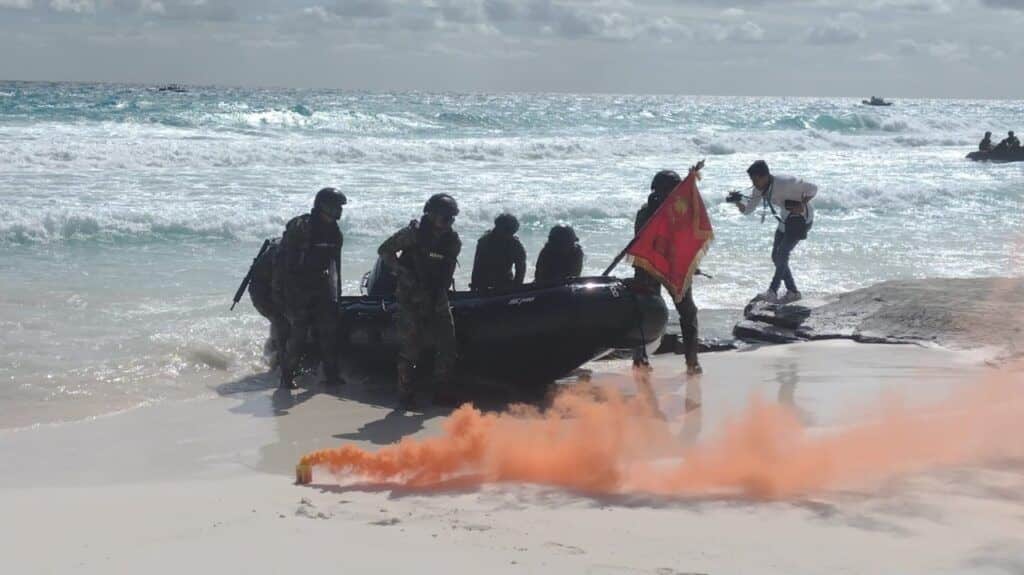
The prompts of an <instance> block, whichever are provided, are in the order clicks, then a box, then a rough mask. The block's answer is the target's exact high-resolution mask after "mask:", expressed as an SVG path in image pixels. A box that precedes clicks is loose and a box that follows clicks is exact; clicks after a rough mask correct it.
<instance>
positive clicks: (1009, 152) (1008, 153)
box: [967, 148, 1024, 163]
mask: <svg viewBox="0 0 1024 575" xmlns="http://www.w3.org/2000/svg"><path fill="white" fill-rule="evenodd" d="M967 159H968V160H974V161H975V162H995V163H1003V162H1024V148H1001V149H998V150H992V151H990V152H982V151H977V152H971V153H970V154H967Z"/></svg>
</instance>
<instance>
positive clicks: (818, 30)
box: [805, 13, 867, 45]
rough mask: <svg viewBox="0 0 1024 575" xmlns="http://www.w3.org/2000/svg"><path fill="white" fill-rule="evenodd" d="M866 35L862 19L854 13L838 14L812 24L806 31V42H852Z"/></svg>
mask: <svg viewBox="0 0 1024 575" xmlns="http://www.w3.org/2000/svg"><path fill="white" fill-rule="evenodd" d="M866 36H867V33H866V32H865V31H864V25H863V21H862V19H861V17H860V16H858V15H856V14H849V13H847V14H840V15H839V16H838V17H837V18H834V19H832V20H829V21H827V22H824V23H822V24H818V25H815V26H812V27H811V28H810V30H808V31H807V36H806V37H805V41H806V42H807V43H808V44H818V45H825V44H853V43H855V42H859V41H861V40H863V39H864V38H865V37H866Z"/></svg>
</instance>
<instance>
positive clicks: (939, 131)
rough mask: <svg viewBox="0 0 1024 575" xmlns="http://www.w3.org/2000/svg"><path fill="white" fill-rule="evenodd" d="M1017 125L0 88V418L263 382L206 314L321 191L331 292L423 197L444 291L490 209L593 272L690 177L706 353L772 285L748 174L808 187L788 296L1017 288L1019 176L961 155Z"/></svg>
mask: <svg viewBox="0 0 1024 575" xmlns="http://www.w3.org/2000/svg"><path fill="white" fill-rule="evenodd" d="M1021 118H1024V101H981V100H979V101H968V100H958V101H948V100H907V101H898V102H897V105H895V106H893V107H891V108H884V109H881V108H868V107H865V106H861V105H860V103H859V99H858V100H854V99H803V98H727V97H689V96H678V97H676V96H617V95H562V94H534V95H526V94H426V93H406V94H364V93H347V92H334V91H298V90H250V89H231V88H190V89H189V91H188V92H186V93H173V92H160V91H157V90H156V89H155V88H153V87H148V86H120V85H86V84H36V83H32V84H25V83H0V200H2V201H0V294H2V295H0V326H2V327H3V329H2V331H0V382H3V385H2V386H0V409H2V410H4V411H5V412H7V413H4V414H0V421H3V420H6V421H11V420H12V417H5V416H13V417H14V419H17V421H18V422H19V423H25V422H29V423H31V422H34V421H41V420H45V419H48V418H49V417H50V416H48V415H44V414H49V413H51V412H53V413H66V412H68V411H69V410H70V411H74V409H75V406H84V407H82V408H81V410H80V411H81V412H82V413H92V412H98V411H103V410H107V409H110V408H111V406H117V407H121V406H130V405H134V404H136V403H137V402H139V401H142V400H159V399H161V398H175V397H193V396H195V395H197V394H201V393H205V392H207V391H208V390H207V386H208V384H209V383H210V382H212V381H215V380H217V381H220V380H223V379H224V375H225V374H224V372H223V371H222V370H224V369H226V370H227V371H228V372H229V375H231V376H235V375H244V374H245V373H250V372H253V371H258V370H260V369H262V364H261V357H260V349H261V342H262V339H263V337H264V335H265V326H264V323H263V322H262V320H261V319H260V318H259V317H258V316H256V315H255V313H254V312H253V311H252V309H251V307H250V306H249V305H248V304H247V302H245V303H244V305H243V306H240V307H239V308H238V309H237V310H236V311H235V312H234V313H228V312H227V305H228V304H229V300H230V297H231V294H232V293H233V290H234V288H235V286H236V285H237V282H238V281H239V279H240V278H241V276H242V275H243V274H244V272H245V269H246V267H247V266H248V264H249V261H250V260H251V258H252V256H253V255H254V252H255V251H256V249H257V247H258V245H259V243H260V241H261V240H262V238H264V237H268V236H272V235H276V234H278V233H280V229H281V228H282V227H283V224H284V222H286V221H287V220H288V219H289V218H290V217H292V216H294V215H296V214H298V213H300V212H302V211H305V210H308V207H309V204H310V202H311V200H312V196H313V194H314V193H315V192H316V190H317V189H319V188H320V187H322V186H325V185H334V186H337V187H339V188H341V189H343V190H344V191H345V193H346V194H347V195H348V197H349V200H350V203H349V206H348V209H347V210H346V212H345V216H344V218H343V220H342V228H343V230H344V231H345V234H346V251H345V262H344V267H345V288H346V291H347V292H349V293H355V292H356V291H358V281H359V278H360V276H361V275H362V272H363V271H365V270H366V269H368V268H369V266H370V265H371V263H372V256H373V254H374V252H375V249H376V246H377V244H378V243H379V242H380V241H381V240H382V239H383V238H384V237H385V236H386V235H387V234H388V233H390V232H391V231H393V230H394V229H397V228H398V227H399V226H401V225H403V224H404V223H406V222H408V220H410V219H411V218H413V217H416V215H417V214H418V212H419V211H420V209H421V207H422V203H423V201H424V200H425V199H426V198H427V197H428V196H429V195H431V194H433V193H436V192H439V191H445V192H449V193H452V194H453V195H455V196H456V197H457V198H458V199H459V201H460V204H461V207H462V215H461V216H460V218H459V220H458V222H457V229H459V230H460V232H461V233H462V234H463V239H464V243H465V245H466V251H467V253H466V254H465V256H464V257H463V263H464V265H463V267H462V268H460V270H459V272H458V278H457V279H458V282H459V284H460V285H466V283H467V279H468V276H469V273H470V270H469V267H468V264H469V262H470V261H471V257H472V250H473V247H474V242H475V238H476V237H478V236H479V235H480V234H481V233H482V232H483V231H484V230H485V229H487V227H488V226H489V224H490V221H491V220H492V219H493V217H494V216H495V215H496V214H497V213H498V212H500V211H501V210H503V209H507V210H511V211H513V212H514V213H516V214H517V215H518V216H519V218H520V221H521V222H522V224H523V229H522V232H521V236H522V238H523V240H524V243H525V245H526V247H527V249H528V251H529V253H530V258H531V263H532V260H533V259H534V258H535V255H536V253H537V252H538V251H539V248H540V246H541V245H542V243H543V238H544V236H545V235H546V231H547V229H548V228H549V227H550V226H552V225H554V224H556V223H559V222H568V223H571V224H572V225H574V226H575V227H576V229H577V231H578V233H579V235H580V237H581V239H582V242H583V245H584V247H585V249H586V252H587V260H586V269H587V271H588V272H591V273H599V272H600V271H601V270H603V268H604V267H605V266H606V265H607V263H608V262H609V261H610V260H611V259H612V257H613V256H614V254H615V253H616V252H617V251H618V249H619V248H620V247H621V246H622V245H624V244H625V243H626V242H627V241H628V240H629V237H630V235H631V230H632V217H633V214H634V213H635V211H636V209H637V208H638V207H639V205H640V204H641V203H642V202H643V200H644V198H645V196H646V193H647V186H648V185H649V182H650V178H651V176H652V175H653V173H654V172H655V171H657V170H659V169H662V168H675V169H678V170H680V171H682V170H685V168H686V167H687V166H688V165H690V164H692V163H694V162H695V161H696V160H698V159H701V158H706V159H707V168H706V169H705V178H704V180H703V182H702V184H701V189H702V191H703V193H704V195H705V200H706V202H707V204H708V207H709V210H710V212H711V216H712V218H713V223H714V225H715V229H716V235H717V240H716V242H715V243H714V245H713V247H712V249H711V252H710V254H709V256H708V258H707V260H706V262H705V264H704V266H703V268H704V269H705V270H706V271H707V272H708V273H709V274H711V275H713V276H714V280H707V279H700V280H698V283H697V286H696V298H697V301H698V304H699V305H700V306H701V307H702V309H703V310H705V315H704V318H705V325H706V326H707V329H706V331H707V332H708V333H709V334H711V335H723V334H724V333H725V332H727V329H728V325H729V323H730V322H731V320H732V318H733V317H734V316H735V313H736V310H737V309H738V308H740V307H742V305H743V303H744V302H745V301H746V300H747V299H748V298H749V297H750V296H751V295H752V294H753V293H755V292H756V291H759V290H762V289H764V287H765V284H766V282H767V280H768V278H769V276H770V273H771V269H770V267H771V266H770V262H769V260H768V252H769V249H770V244H771V236H772V233H773V226H772V225H771V224H770V223H765V224H763V225H762V224H760V221H759V218H757V217H756V216H755V217H747V218H743V217H741V216H740V215H739V214H737V213H736V211H735V210H734V209H733V208H732V207H731V206H728V205H726V204H724V202H723V198H724V196H725V193H726V192H727V191H728V190H730V189H733V188H739V187H743V186H746V185H748V182H747V180H746V175H745V173H744V169H745V168H746V166H747V165H748V164H749V163H750V162H751V161H753V160H755V159H757V158H764V159H766V160H767V161H768V162H769V163H770V164H771V165H772V166H773V168H774V169H775V170H776V171H777V172H784V173H792V174H795V175H798V176H801V177H803V178H805V179H807V180H810V181H812V182H815V183H816V184H818V185H819V187H820V192H819V196H818V199H817V201H816V206H817V207H818V216H817V217H818V220H817V222H816V224H815V229H814V231H813V233H812V236H811V239H810V240H809V241H808V242H806V243H805V244H803V245H801V246H800V248H798V251H797V252H796V254H795V255H794V271H795V274H796V277H797V280H798V282H799V283H800V284H801V288H802V289H803V290H804V291H805V292H809V293H821V294H824V293H833V292H837V291H843V290H848V289H852V288H855V287H858V286H863V285H866V284H869V283H872V282H875V281H879V280H883V279H892V278H904V277H923V276H984V275H996V274H1007V273H1015V272H1016V271H1018V269H1017V266H1016V262H1015V254H1016V251H1017V250H1016V244H1017V242H1018V240H1019V234H1020V219H1021V218H1020V213H1021V200H1022V183H1024V165H1022V164H1016V165H987V164H975V163H972V162H968V161H966V160H964V154H965V153H966V152H968V151H970V150H971V149H973V148H974V146H976V144H977V141H978V140H979V139H980V136H981V133H982V132H984V131H985V130H992V131H993V132H996V133H997V135H998V134H1000V133H1002V132H1005V130H1007V129H1013V128H1017V129H1020V128H1022V127H1024V126H1021V125H1019V124H1018V125H1016V126H1015V125H1014V123H1015V122H1017V123H1019V122H1020V121H1021ZM620 271H621V272H622V273H626V272H627V270H626V269H625V268H622V269H621V270H620ZM14 412H16V413H14Z"/></svg>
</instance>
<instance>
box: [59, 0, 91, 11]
mask: <svg viewBox="0 0 1024 575" xmlns="http://www.w3.org/2000/svg"><path fill="white" fill-rule="evenodd" d="M50 8H53V9H54V10H56V11H57V12H74V13H75V14H82V13H86V12H88V13H91V12H95V11H96V2H95V0H50Z"/></svg>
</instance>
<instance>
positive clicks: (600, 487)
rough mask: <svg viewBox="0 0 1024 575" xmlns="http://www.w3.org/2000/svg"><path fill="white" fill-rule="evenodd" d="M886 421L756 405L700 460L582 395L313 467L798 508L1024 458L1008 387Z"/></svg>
mask: <svg viewBox="0 0 1024 575" xmlns="http://www.w3.org/2000/svg"><path fill="white" fill-rule="evenodd" d="M875 413H877V417H876V419H874V420H873V421H869V422H866V423H860V424H857V425H851V426H848V427H843V428H839V429H832V430H825V429H822V430H817V431H813V432H811V431H808V430H806V429H804V428H803V427H802V425H801V424H800V423H799V421H798V420H797V419H796V417H795V416H794V415H793V413H792V412H791V411H790V410H789V409H788V408H785V407H782V406H778V405H774V404H769V403H767V402H764V401H761V400H759V399H757V398H755V399H754V400H752V401H751V404H750V405H749V406H748V407H747V408H746V409H745V410H744V411H743V412H742V413H740V414H739V415H738V416H737V417H735V418H734V419H733V420H731V421H729V422H727V423H726V424H725V425H724V426H723V427H722V429H721V430H720V431H719V432H718V433H717V434H716V435H715V436H713V437H712V438H710V440H709V441H707V442H706V443H704V444H702V445H699V446H697V447H692V448H688V447H685V446H684V445H683V442H681V441H680V440H679V439H678V438H676V437H675V436H674V435H673V433H672V431H671V427H670V425H669V424H668V423H666V422H665V421H663V420H662V419H660V418H659V417H655V415H659V413H658V412H657V411H656V410H655V409H654V408H653V407H652V405H651V402H650V398H649V397H648V396H646V395H645V394H641V396H640V397H639V398H633V399H630V398H624V397H622V396H620V395H619V394H617V393H614V392H603V393H594V392H592V390H580V389H575V390H570V391H567V392H565V393H562V394H561V395H559V396H558V397H556V399H555V400H554V403H553V405H552V407H550V408H549V409H548V410H546V411H545V412H543V413H542V412H540V411H538V410H537V409H534V408H530V407H524V406H516V407H514V408H512V409H511V410H510V411H509V412H508V413H504V414H489V413H481V412H480V411H479V410H477V409H475V408H473V407H472V406H469V405H464V406H462V407H461V408H459V409H458V410H456V411H455V412H454V413H453V414H452V415H451V416H450V417H449V418H448V420H447V421H446V422H445V423H444V433H443V434H442V435H441V436H440V437H436V438H430V439H423V440H417V439H412V438H406V439H404V440H402V441H401V442H400V443H398V444H397V445H395V446H392V447H388V448H385V449H382V450H380V451H378V452H376V453H370V452H366V451H363V450H361V449H359V448H356V447H354V446H351V445H348V446H344V447H341V448H338V449H329V450H324V451H318V452H315V453H311V454H309V455H307V456H305V457H304V458H303V459H302V461H301V463H302V464H309V465H313V466H318V467H324V468H326V469H327V470H329V471H330V472H332V473H334V474H346V475H349V476H351V477H353V478H356V479H359V480H364V481H372V482H385V481H386V482H397V483H402V484H405V485H409V486H418V487H424V486H431V485H437V484H440V483H442V482H447V481H453V480H459V481H465V482H471V483H477V484H481V483H493V482H507V481H522V482H531V483H540V484H549V485H556V486H562V487H570V488H576V489H581V490H585V491H589V492H605V493H608V492H646V493H655V494H664V495H692V494H698V493H700V494H707V493H718V494H732V495H745V496H751V497H785V496H790V495H795V494H800V493H807V492H814V491H822V490H827V489H835V488H840V487H848V486H855V485H857V484H863V483H865V482H867V481H871V480H879V479H885V478H887V477H891V476H894V475H897V474H902V473H908V472H914V471H918V470H922V469H926V468H931V467H935V466H942V465H951V464H964V463H973V462H981V461H985V460H989V459H991V458H995V457H1019V456H1021V455H1024V440H1022V438H1024V393H1022V389H1021V386H1020V382H1019V379H1015V378H1011V377H1010V376H1008V375H1001V376H999V377H993V378H992V380H991V381H986V382H983V383H982V384H979V385H977V386H974V387H971V388H970V389H965V390H962V391H960V392H957V393H955V394H954V395H952V396H951V397H950V398H949V399H948V400H946V401H943V402H941V403H939V404H935V405H932V406H930V407H928V408H908V407H903V406H901V405H899V404H898V403H895V402H887V403H885V404H884V405H882V406H881V407H880V408H879V409H877V410H876V411H875Z"/></svg>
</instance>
